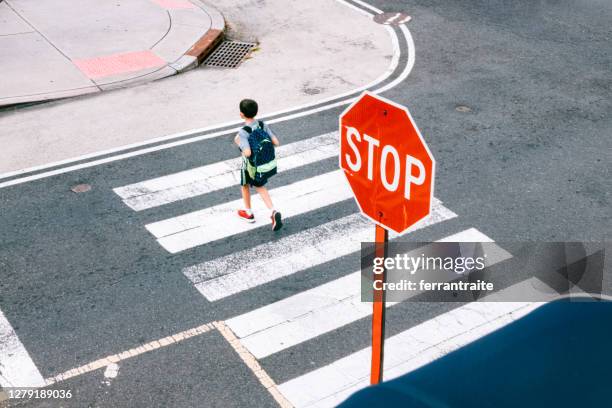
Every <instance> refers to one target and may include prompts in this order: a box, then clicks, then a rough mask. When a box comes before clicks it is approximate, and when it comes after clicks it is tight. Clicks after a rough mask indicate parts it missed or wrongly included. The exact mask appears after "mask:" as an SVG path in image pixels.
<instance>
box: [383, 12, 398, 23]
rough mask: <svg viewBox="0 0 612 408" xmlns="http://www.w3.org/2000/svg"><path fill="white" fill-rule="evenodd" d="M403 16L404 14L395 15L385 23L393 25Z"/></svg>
mask: <svg viewBox="0 0 612 408" xmlns="http://www.w3.org/2000/svg"><path fill="white" fill-rule="evenodd" d="M401 15H402V13H395V14H394V15H393V17H391V18H388V19H387V20H386V21H385V23H387V24H391V23H392V22H393V21H395V20H397V19H398V18H399V16H401Z"/></svg>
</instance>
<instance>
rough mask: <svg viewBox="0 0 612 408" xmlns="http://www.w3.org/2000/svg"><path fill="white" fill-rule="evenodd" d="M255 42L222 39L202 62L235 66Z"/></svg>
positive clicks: (219, 65) (209, 64)
mask: <svg viewBox="0 0 612 408" xmlns="http://www.w3.org/2000/svg"><path fill="white" fill-rule="evenodd" d="M255 46H257V44H254V43H248V42H241V41H231V40H228V41H223V42H222V43H221V45H219V47H217V49H216V50H214V51H213V52H212V53H211V54H210V55H209V56H208V58H206V59H205V60H204V64H206V65H208V66H211V67H222V68H236V67H237V66H238V65H240V63H241V62H242V61H243V60H244V58H245V57H246V56H247V55H248V54H249V52H251V50H252V49H253V48H255Z"/></svg>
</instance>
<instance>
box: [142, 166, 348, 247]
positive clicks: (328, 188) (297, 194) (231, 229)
mask: <svg viewBox="0 0 612 408" xmlns="http://www.w3.org/2000/svg"><path fill="white" fill-rule="evenodd" d="M270 195H271V196H272V200H273V201H274V205H275V207H276V208H277V209H278V210H279V211H280V212H281V213H282V214H283V217H284V218H290V217H293V216H296V215H300V214H304V213H306V212H308V211H312V210H315V209H318V208H322V207H325V206H328V205H331V204H335V203H338V202H340V201H343V200H348V199H350V198H351V197H352V193H351V189H350V187H349V186H348V183H347V182H346V179H345V177H344V174H342V171H341V170H334V171H332V172H329V173H325V174H322V175H319V176H315V177H311V178H308V179H305V180H301V181H298V182H295V183H293V184H289V185H286V186H283V187H278V188H275V189H273V190H271V191H270ZM242 205H243V204H242V199H238V200H235V201H230V202H226V203H223V204H220V205H217V206H214V207H209V208H205V209H203V210H198V211H194V212H191V213H188V214H184V215H181V216H178V217H174V218H169V219H166V220H163V221H158V222H155V223H152V224H148V225H146V228H147V230H149V232H151V234H153V236H155V238H157V241H158V242H159V244H160V245H161V246H162V247H164V248H165V249H166V250H167V251H168V252H170V253H177V252H180V251H184V250H186V249H189V248H193V247H196V246H198V245H204V244H207V243H209V242H212V241H215V240H219V239H223V238H226V237H229V236H231V235H235V234H239V233H243V232H246V231H249V230H252V229H255V228H258V227H261V226H265V227H267V228H271V227H270V226H271V221H270V212H269V211H268V209H266V208H265V206H264V205H263V202H262V200H261V199H260V198H259V197H253V213H254V214H255V222H254V223H246V222H244V220H241V219H240V218H238V216H237V214H236V210H238V209H239V208H242Z"/></svg>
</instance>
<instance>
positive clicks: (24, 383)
mask: <svg viewBox="0 0 612 408" xmlns="http://www.w3.org/2000/svg"><path fill="white" fill-rule="evenodd" d="M44 384H45V380H44V378H43V377H42V375H41V374H40V371H38V368H37V367H36V365H35V364H34V361H32V358H31V357H30V354H29V353H28V351H27V350H26V348H25V347H24V346H23V344H22V343H21V341H20V340H19V337H18V336H17V333H15V330H14V329H13V327H12V326H11V324H10V323H9V321H8V319H7V318H6V317H5V316H4V314H3V313H2V310H0V388H10V387H21V388H24V387H42V386H43V385H44Z"/></svg>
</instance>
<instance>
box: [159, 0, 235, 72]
mask: <svg viewBox="0 0 612 408" xmlns="http://www.w3.org/2000/svg"><path fill="white" fill-rule="evenodd" d="M192 3H194V4H196V5H197V6H198V7H200V8H201V9H202V10H203V11H204V12H205V13H206V14H208V15H209V17H210V20H211V25H210V28H209V29H208V31H207V32H206V33H205V34H204V35H203V36H202V37H200V39H199V40H198V41H196V42H195V44H193V45H192V46H191V48H190V49H189V50H188V51H187V52H186V53H185V55H183V56H182V57H181V58H179V59H178V60H176V61H174V62H173V63H171V64H169V66H170V67H172V68H173V69H175V70H176V71H177V72H179V73H180V72H185V71H188V70H190V69H193V68H195V67H197V66H198V65H200V64H201V63H202V61H204V59H205V58H206V57H207V56H208V54H210V53H211V52H212V50H214V49H215V47H216V46H217V44H219V43H220V42H221V41H222V40H223V37H224V32H225V19H224V18H223V15H222V14H221V13H220V12H219V11H218V10H217V9H216V8H214V7H212V6H208V5H206V4H205V3H204V2H202V1H200V0H192Z"/></svg>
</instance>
